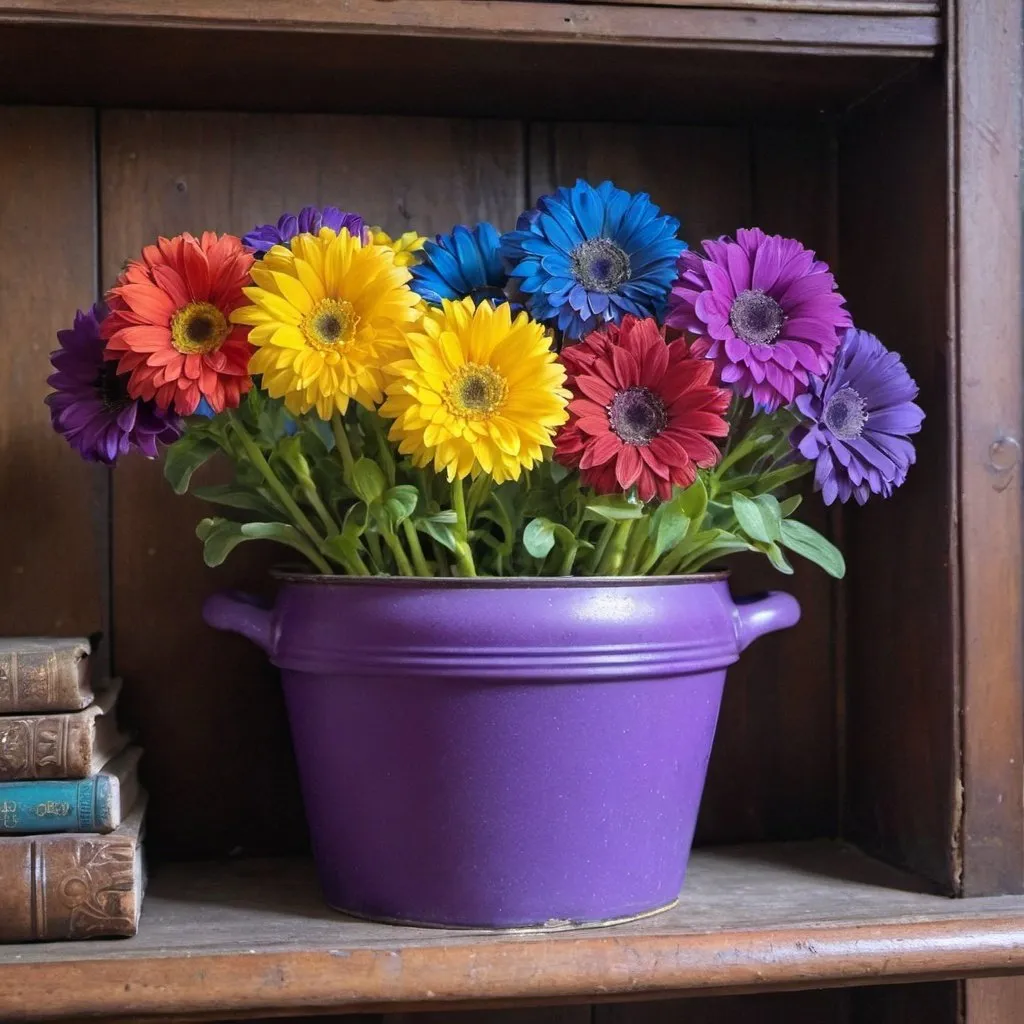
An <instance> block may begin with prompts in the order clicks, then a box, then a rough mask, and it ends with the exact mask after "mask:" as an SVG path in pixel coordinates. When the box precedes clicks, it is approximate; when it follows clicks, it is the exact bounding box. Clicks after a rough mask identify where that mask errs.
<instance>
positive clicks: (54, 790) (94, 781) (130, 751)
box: [0, 747, 142, 835]
mask: <svg viewBox="0 0 1024 1024" xmlns="http://www.w3.org/2000/svg"><path fill="white" fill-rule="evenodd" d="M141 753H142V750H141V748H140V747H127V748H126V749H125V750H124V751H123V752H122V753H120V754H118V755H117V756H115V757H113V758H111V759H110V760H109V761H108V762H107V763H106V764H105V765H104V766H103V768H101V769H100V771H99V772H98V773H97V774H96V775H93V776H92V778H89V779H66V780H61V779H40V780H38V781H34V782H0V835H11V834H16V833H30V834H36V833H42V832H113V830H114V829H115V828H117V827H118V825H120V824H121V820H122V818H123V817H124V816H125V815H127V814H128V812H129V811H130V810H131V808H132V806H133V804H134V803H135V798H136V797H137V796H138V793H139V779H138V764H139V755H140V754H141Z"/></svg>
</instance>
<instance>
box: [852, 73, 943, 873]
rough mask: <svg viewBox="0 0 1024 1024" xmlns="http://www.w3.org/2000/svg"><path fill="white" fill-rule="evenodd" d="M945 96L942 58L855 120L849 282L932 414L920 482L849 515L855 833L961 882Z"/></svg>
mask: <svg viewBox="0 0 1024 1024" xmlns="http://www.w3.org/2000/svg"><path fill="white" fill-rule="evenodd" d="M944 103H945V98H944V90H943V82H942V76H941V74H940V73H939V69H938V68H936V69H933V72H932V73H929V74H927V75H924V76H922V78H921V79H920V80H919V81H917V82H914V83H911V84H908V85H907V86H906V87H905V88H904V89H903V90H900V91H895V92H894V93H892V94H890V95H888V96H882V97H880V98H879V99H878V100H877V101H876V102H875V103H872V104H868V105H865V106H864V107H862V108H861V109H859V110H858V111H856V112H855V113H854V115H853V116H852V117H851V118H850V120H849V121H848V122H847V123H846V124H845V125H844V126H843V127H842V130H841V133H840V138H839V227H840V264H841V276H840V279H839V284H840V288H841V290H842V291H843V293H844V294H845V295H846V297H847V300H848V305H849V309H850V311H851V312H852V314H853V317H854V321H855V323H857V325H858V326H859V327H861V328H862V329H864V330H869V331H872V332H873V333H875V334H877V335H878V336H879V337H880V338H881V340H882V342H883V343H884V344H886V345H887V346H889V347H891V348H894V349H896V350H898V351H899V352H900V353H901V354H902V356H903V359H904V361H905V363H906V365H907V368H908V370H909V372H910V374H911V376H912V377H914V379H915V380H916V381H917V383H918V384H919V386H920V395H919V398H918V402H919V404H920V405H921V407H922V408H923V409H924V410H925V414H926V417H927V418H926V419H925V421H924V426H923V429H922V432H921V434H920V435H919V436H918V437H917V438H915V443H916V444H917V451H918V458H917V463H916V464H915V465H914V466H913V467H912V469H911V471H910V474H909V476H908V479H907V482H906V484H905V485H904V486H903V487H902V488H900V490H898V491H897V492H896V493H895V495H894V496H893V497H892V498H891V499H889V500H888V501H875V502H869V503H868V504H867V505H865V506H864V507H863V508H861V507H857V506H856V505H853V506H852V507H849V508H847V509H845V510H844V514H843V520H844V530H845V545H846V557H847V563H848V565H849V566H850V567H851V572H850V574H849V577H848V579H847V582H846V593H847V596H848V616H847V628H848V637H849V644H848V648H849V664H848V679H847V688H846V737H847V744H848V750H847V758H846V778H847V791H846V808H847V811H848V816H847V822H846V824H847V834H848V835H849V837H850V838H852V839H853V840H854V841H856V842H858V843H861V844H863V845H864V846H865V848H867V849H868V850H870V851H871V852H874V853H877V854H878V855H880V856H884V857H887V858H889V859H891V860H893V861H894V862H896V863H899V864H902V865H904V866H907V867H909V868H911V869H912V870H914V871H916V872H920V873H921V874H923V875H925V876H926V877H928V878H931V879H933V880H934V881H935V882H936V883H938V884H940V885H942V886H943V888H944V889H945V890H946V891H949V892H953V891H955V890H956V887H957V885H958V872H959V866H958V862H957V850H956V845H957V844H956V839H955V834H956V828H957V822H956V817H957V808H956V800H957V779H958V773H959V754H958V740H957V734H956V732H957V719H958V715H957V699H958V698H957V674H958V668H957V644H958V640H957V630H958V628H959V627H958V621H957V617H956V616H957V611H956V601H957V578H956V572H957V568H956V550H955V529H956V521H957V508H956V503H955V502H956V494H955V491H956V475H955V468H954V467H955V459H954V455H953V451H952V448H953V446H954V445H955V430H956V427H955V421H954V420H952V419H951V418H950V410H949V403H950V396H951V388H952V387H953V374H954V372H955V371H954V365H955V354H954V352H953V351H951V347H950V335H949V325H948V317H947V299H948V294H949V285H948V277H947V274H948V266H947V260H948V248H947V222H946V218H945V216H944V214H943V211H944V210H945V208H946V198H945V197H946V195H947V180H946V169H945V166H944V164H943V162H942V161H941V160H940V159H938V156H937V154H939V153H942V152H944V151H945V141H946V124H945V112H944ZM883 150H884V152H885V153H886V154H887V156H886V158H885V159H884V160H880V159H879V158H878V154H879V153H880V152H882V151H883ZM883 226H884V227H883ZM883 231H884V237H885V238H891V239H894V240H895V239H913V253H914V255H913V258H911V259H885V258H882V256H881V254H880V251H879V246H880V238H881V233H882V232H883Z"/></svg>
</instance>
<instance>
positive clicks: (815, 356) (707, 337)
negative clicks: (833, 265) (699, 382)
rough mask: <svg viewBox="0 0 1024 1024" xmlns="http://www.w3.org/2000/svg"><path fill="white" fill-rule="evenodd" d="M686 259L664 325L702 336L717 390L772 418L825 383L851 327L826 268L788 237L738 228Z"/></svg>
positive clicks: (699, 346) (700, 350)
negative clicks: (820, 380) (723, 388)
mask: <svg viewBox="0 0 1024 1024" xmlns="http://www.w3.org/2000/svg"><path fill="white" fill-rule="evenodd" d="M704 251H705V253H706V256H703V257H702V256H700V255H699V254H697V253H694V252H684V253H683V254H682V255H681V256H680V257H679V262H678V270H679V277H678V278H677V280H676V283H675V284H674V285H673V287H672V294H671V296H670V297H669V310H668V315H667V316H666V317H665V323H666V324H668V325H669V326H670V327H678V328H681V329H683V330H687V331H691V332H693V333H694V334H699V335H702V336H703V337H701V338H700V339H698V340H697V341H696V342H695V343H694V344H693V346H692V347H691V351H692V352H693V353H694V354H695V355H704V356H707V358H709V359H714V360H715V363H716V365H717V367H718V371H719V375H720V376H721V379H722V381H723V383H726V384H729V385H731V386H732V388H733V390H734V391H735V392H736V393H737V394H739V395H742V396H743V397H745V398H746V397H753V399H754V403H755V404H756V405H757V406H758V407H759V408H762V409H765V410H767V411H768V412H772V411H774V410H775V409H777V408H778V407H779V406H780V405H789V404H790V403H791V402H792V401H793V399H794V398H795V397H796V396H797V395H799V394H801V393H802V392H804V391H806V390H807V388H808V382H809V380H810V378H811V376H818V377H824V376H825V375H826V374H827V373H828V371H829V368H830V367H831V365H832V360H833V359H834V358H835V353H836V349H837V348H838V347H839V333H838V332H839V331H841V329H843V328H846V327H849V326H850V325H851V323H852V321H851V320H850V315H849V313H847V311H846V310H845V309H843V303H844V302H845V300H844V299H843V297H842V296H841V295H840V294H839V293H838V292H837V291H836V290H835V287H836V284H835V279H834V278H833V276H832V274H831V273H829V269H828V265H827V264H825V263H822V262H821V261H820V260H816V259H815V258H814V253H813V252H811V251H810V250H809V249H805V248H804V247H803V246H802V245H801V244H800V243H799V242H798V241H796V240H795V239H792V238H782V237H781V236H780V235H766V234H765V233H764V232H763V231H762V230H761V229H760V228H748V229H741V230H740V231H737V232H736V240H735V241H733V240H732V239H731V238H726V237H722V238H720V239H718V241H717V242H716V241H706V242H704Z"/></svg>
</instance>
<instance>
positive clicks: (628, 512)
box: [587, 494, 644, 523]
mask: <svg viewBox="0 0 1024 1024" xmlns="http://www.w3.org/2000/svg"><path fill="white" fill-rule="evenodd" d="M643 516H644V507H643V505H642V504H641V502H639V501H638V500H636V499H635V498H634V499H631V498H628V497H627V496H626V495H624V494H608V495H602V496H601V497H599V498H594V499H593V500H592V501H589V502H588V503H587V518H588V519H603V520H605V521H607V522H612V523H615V522H620V521H622V520H624V519H642V518H643Z"/></svg>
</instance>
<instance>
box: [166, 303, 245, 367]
mask: <svg viewBox="0 0 1024 1024" xmlns="http://www.w3.org/2000/svg"><path fill="white" fill-rule="evenodd" d="M230 333H231V325H230V324H229V323H228V322H227V319H226V318H225V316H224V314H223V313H222V312H221V311H220V310H219V309H218V308H217V307H216V306H215V305H213V303H211V302H190V303H188V305H186V306H182V307H181V309H179V310H178V311H177V312H176V313H175V314H174V316H173V317H171V343H172V344H173V345H174V347H175V348H176V349H177V350H178V351H179V352H181V353H182V354H183V355H206V354H207V353H209V352H213V351H215V350H216V349H218V348H220V346H221V343H222V342H223V341H224V339H225V338H226V337H227V336H228V335H229V334H230Z"/></svg>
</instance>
